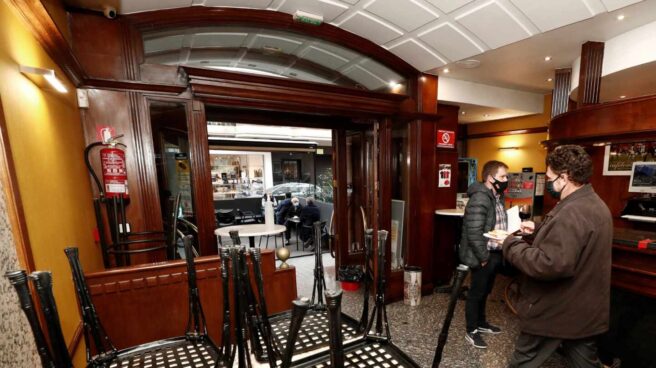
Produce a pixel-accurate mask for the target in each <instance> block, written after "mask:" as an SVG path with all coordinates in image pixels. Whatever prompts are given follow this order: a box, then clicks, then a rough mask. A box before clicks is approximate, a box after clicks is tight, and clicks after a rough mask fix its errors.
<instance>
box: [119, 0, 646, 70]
mask: <svg viewBox="0 0 656 368" xmlns="http://www.w3.org/2000/svg"><path fill="white" fill-rule="evenodd" d="M640 1H641V0H549V1H541V0H341V1H339V0H140V1H135V0H122V1H121V2H120V9H119V11H120V12H121V13H122V14H128V13H136V12H143V11H150V10H157V9H166V8H177V7H188V6H208V7H216V6H224V7H243V8H253V9H268V10H274V11H280V12H285V13H289V14H293V13H295V12H296V11H297V10H301V11H305V12H308V13H312V14H317V15H321V16H323V19H324V22H327V23H330V24H333V25H335V26H337V27H340V28H342V29H345V30H347V31H349V32H352V33H355V34H357V35H359V36H362V37H364V38H367V39H369V40H371V41H373V42H375V43H377V44H379V45H381V46H382V47H384V48H386V49H388V50H390V51H391V52H392V53H394V54H396V55H398V56H399V57H401V58H402V59H404V60H406V61H407V62H408V63H410V64H411V65H413V66H414V67H415V68H417V69H418V70H420V71H429V70H432V69H435V68H438V67H441V66H443V65H446V64H449V63H451V62H455V61H458V60H462V59H466V58H469V57H472V56H475V55H478V54H481V53H484V52H486V51H489V50H493V49H497V48H499V47H502V46H505V45H508V44H511V43H514V42H517V41H520V40H523V39H526V38H529V37H532V36H535V35H539V34H541V33H543V32H547V31H550V30H552V29H555V28H559V27H562V26H566V25H568V24H572V23H575V22H579V21H582V20H585V19H589V18H592V17H594V16H595V15H597V14H601V13H606V12H610V11H614V10H616V9H619V8H622V7H625V6H628V5H631V4H634V3H638V2H640Z"/></svg>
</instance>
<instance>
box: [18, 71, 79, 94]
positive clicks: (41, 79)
mask: <svg viewBox="0 0 656 368" xmlns="http://www.w3.org/2000/svg"><path fill="white" fill-rule="evenodd" d="M20 72H21V73H22V74H23V75H24V76H26V77H27V78H28V79H29V80H31V81H32V83H34V84H35V85H36V86H38V87H40V88H48V87H47V86H48V85H50V87H52V88H54V89H55V90H56V91H57V92H61V93H66V92H68V90H67V89H66V87H65V86H64V83H62V82H61V81H60V80H59V79H58V78H57V76H55V71H54V70H52V69H44V68H37V67H33V66H25V65H21V66H20ZM45 82H48V83H47V84H46V83H45Z"/></svg>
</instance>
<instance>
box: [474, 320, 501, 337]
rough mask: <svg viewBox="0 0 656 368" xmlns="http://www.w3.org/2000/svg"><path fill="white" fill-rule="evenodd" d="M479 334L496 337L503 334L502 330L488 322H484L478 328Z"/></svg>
mask: <svg viewBox="0 0 656 368" xmlns="http://www.w3.org/2000/svg"><path fill="white" fill-rule="evenodd" d="M478 332H480V333H486V334H492V335H496V334H500V333H501V329H500V328H499V327H497V326H494V325H491V324H489V323H487V322H483V323H481V324H480V325H479V326H478Z"/></svg>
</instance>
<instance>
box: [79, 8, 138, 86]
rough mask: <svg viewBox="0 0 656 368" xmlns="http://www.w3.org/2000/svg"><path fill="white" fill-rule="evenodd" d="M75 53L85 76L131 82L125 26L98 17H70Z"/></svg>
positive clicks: (92, 15)
mask: <svg viewBox="0 0 656 368" xmlns="http://www.w3.org/2000/svg"><path fill="white" fill-rule="evenodd" d="M70 26H71V33H72V34H73V52H74V54H75V57H76V58H77V60H79V63H80V65H81V66H82V68H84V71H85V74H86V75H87V76H88V77H90V78H94V79H115V80H128V79H129V78H128V75H127V73H126V72H125V70H126V64H125V63H126V55H124V52H125V51H126V50H125V48H124V43H123V40H124V38H123V33H122V32H123V25H122V23H121V22H120V21H115V20H110V19H107V18H104V17H102V16H99V15H96V14H89V13H74V14H72V15H71V17H70Z"/></svg>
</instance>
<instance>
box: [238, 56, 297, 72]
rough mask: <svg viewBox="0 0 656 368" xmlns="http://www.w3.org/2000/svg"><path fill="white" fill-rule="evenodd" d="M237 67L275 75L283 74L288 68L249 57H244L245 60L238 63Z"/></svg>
mask: <svg viewBox="0 0 656 368" xmlns="http://www.w3.org/2000/svg"><path fill="white" fill-rule="evenodd" d="M237 67H240V68H245V69H257V70H259V71H263V72H268V73H273V74H281V73H282V72H283V70H284V69H285V68H286V66H285V65H280V64H276V63H272V62H268V61H264V60H260V59H250V58H248V56H246V57H244V59H242V60H241V61H240V62H239V63H237Z"/></svg>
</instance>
